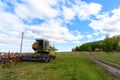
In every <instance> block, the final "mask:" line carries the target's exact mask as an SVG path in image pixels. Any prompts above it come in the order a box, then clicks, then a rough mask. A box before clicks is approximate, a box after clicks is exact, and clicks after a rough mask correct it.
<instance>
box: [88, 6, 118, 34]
mask: <svg viewBox="0 0 120 80" xmlns="http://www.w3.org/2000/svg"><path fill="white" fill-rule="evenodd" d="M97 18H98V20H92V21H91V23H90V25H89V26H90V27H91V28H93V29H94V30H97V31H100V32H104V33H108V34H115V33H116V34H120V8H118V9H114V10H112V11H111V12H107V13H104V14H103V15H98V16H97Z"/></svg>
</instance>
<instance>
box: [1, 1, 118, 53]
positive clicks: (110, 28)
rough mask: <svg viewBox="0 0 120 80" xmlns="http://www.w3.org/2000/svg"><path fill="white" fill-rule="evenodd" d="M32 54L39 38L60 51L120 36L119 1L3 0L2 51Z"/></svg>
mask: <svg viewBox="0 0 120 80" xmlns="http://www.w3.org/2000/svg"><path fill="white" fill-rule="evenodd" d="M22 32H24V40H23V52H33V50H32V47H31V46H32V44H33V42H34V41H35V39H36V38H45V39H48V40H49V41H50V42H51V45H53V44H54V45H55V47H56V48H57V49H58V51H71V49H72V48H74V47H76V46H79V45H81V44H83V43H86V42H91V41H98V40H102V39H104V37H105V35H106V34H109V36H111V37H112V36H114V35H120V33H119V32H120V0H10V1H9V0H0V37H1V38H0V51H5V52H6V51H12V52H19V49H20V39H21V33H22Z"/></svg>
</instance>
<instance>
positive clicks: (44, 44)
mask: <svg viewBox="0 0 120 80" xmlns="http://www.w3.org/2000/svg"><path fill="white" fill-rule="evenodd" d="M32 49H33V50H34V51H35V53H33V54H27V53H26V54H21V59H22V61H43V62H46V63H47V62H50V59H51V58H53V59H55V58H56V52H55V51H56V50H57V49H55V47H54V46H53V47H51V46H50V42H49V41H48V40H46V39H36V41H35V42H34V43H33V45H32Z"/></svg>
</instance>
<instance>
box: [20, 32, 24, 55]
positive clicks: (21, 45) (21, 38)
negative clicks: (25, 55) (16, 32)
mask: <svg viewBox="0 0 120 80" xmlns="http://www.w3.org/2000/svg"><path fill="white" fill-rule="evenodd" d="M23 35H24V32H22V37H21V45H20V53H22V45H23Z"/></svg>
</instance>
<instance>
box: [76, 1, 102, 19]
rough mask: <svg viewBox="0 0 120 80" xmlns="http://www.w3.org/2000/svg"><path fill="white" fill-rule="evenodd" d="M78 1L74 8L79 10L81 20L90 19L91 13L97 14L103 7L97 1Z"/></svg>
mask: <svg viewBox="0 0 120 80" xmlns="http://www.w3.org/2000/svg"><path fill="white" fill-rule="evenodd" d="M76 3H77V5H75V6H74V10H75V11H76V12H77V14H78V17H79V19H80V20H86V19H89V18H90V16H91V15H97V14H98V13H99V12H100V11H101V8H102V5H100V4H97V3H86V2H82V1H78V0H77V2H76Z"/></svg>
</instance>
